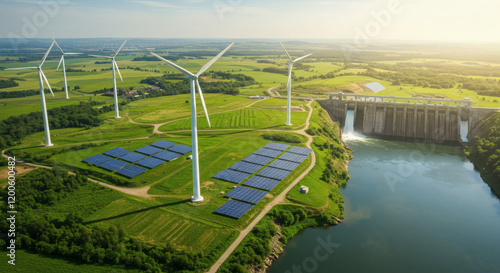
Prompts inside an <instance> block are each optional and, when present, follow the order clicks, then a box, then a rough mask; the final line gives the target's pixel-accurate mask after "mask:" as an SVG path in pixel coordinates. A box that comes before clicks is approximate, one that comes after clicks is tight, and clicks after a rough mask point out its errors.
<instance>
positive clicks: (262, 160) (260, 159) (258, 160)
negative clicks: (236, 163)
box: [242, 154, 273, 166]
mask: <svg viewBox="0 0 500 273" xmlns="http://www.w3.org/2000/svg"><path fill="white" fill-rule="evenodd" d="M271 160H273V159H272V158H270V157H267V156H261V155H254V154H251V155H249V156H247V157H245V158H243V159H242V161H246V162H250V163H254V164H258V165H262V166H264V165H266V164H267V163H269V162H271Z"/></svg>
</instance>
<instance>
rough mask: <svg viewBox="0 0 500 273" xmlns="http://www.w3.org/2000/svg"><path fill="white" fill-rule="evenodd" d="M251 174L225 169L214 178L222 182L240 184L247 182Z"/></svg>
mask: <svg viewBox="0 0 500 273" xmlns="http://www.w3.org/2000/svg"><path fill="white" fill-rule="evenodd" d="M249 176H250V174H248V173H242V172H238V171H233V170H229V169H224V170H222V171H220V172H219V173H217V174H216V175H214V176H213V177H214V178H217V179H220V180H225V181H228V182H233V183H240V182H241V181H243V180H245V179H246V178H247V177H249Z"/></svg>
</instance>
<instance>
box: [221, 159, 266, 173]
mask: <svg viewBox="0 0 500 273" xmlns="http://www.w3.org/2000/svg"><path fill="white" fill-rule="evenodd" d="M260 168H262V166H261V165H257V164H252V163H248V162H245V161H239V162H236V163H235V164H234V165H233V166H231V167H229V169H231V170H235V171H240V172H244V173H254V172H256V171H258V170H260Z"/></svg>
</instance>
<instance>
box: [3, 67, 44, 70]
mask: <svg viewBox="0 0 500 273" xmlns="http://www.w3.org/2000/svg"><path fill="white" fill-rule="evenodd" d="M37 68H38V67H17V68H6V69H4V70H33V69H37Z"/></svg>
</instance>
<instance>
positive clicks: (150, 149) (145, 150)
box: [135, 145, 162, 155]
mask: <svg viewBox="0 0 500 273" xmlns="http://www.w3.org/2000/svg"><path fill="white" fill-rule="evenodd" d="M135 151H136V152H139V153H141V154H146V155H153V154H156V153H159V152H161V151H162V149H160V148H156V147H153V146H149V145H148V146H144V147H142V148H139V149H137V150H135Z"/></svg>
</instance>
